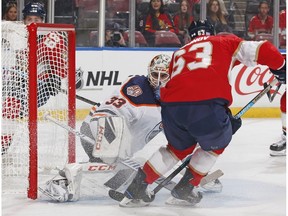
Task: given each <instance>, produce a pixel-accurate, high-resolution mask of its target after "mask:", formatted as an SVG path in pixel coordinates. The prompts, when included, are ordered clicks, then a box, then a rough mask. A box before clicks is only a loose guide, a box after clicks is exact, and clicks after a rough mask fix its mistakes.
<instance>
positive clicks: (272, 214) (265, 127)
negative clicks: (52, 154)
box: [2, 119, 286, 216]
mask: <svg viewBox="0 0 288 216" xmlns="http://www.w3.org/2000/svg"><path fill="white" fill-rule="evenodd" d="M78 127H79V124H78ZM280 137H281V121H280V119H243V126H242V128H240V130H239V131H238V132H237V134H235V135H234V137H233V140H232V142H231V143H230V145H229V147H227V149H226V150H225V152H224V153H223V155H221V157H220V158H219V159H218V161H217V163H216V164H215V166H214V168H213V170H216V169H221V170H222V171H223V172H224V176H222V177H221V178H220V180H221V182H222V184H223V190H222V192H221V193H204V194H203V199H202V201H201V202H200V203H199V204H198V205H197V206H194V207H174V206H167V205H165V200H166V199H167V198H168V197H169V192H168V191H167V190H166V189H162V190H161V191H160V192H159V193H158V194H157V196H156V199H155V201H154V202H153V203H151V205H150V206H149V207H144V208H133V209H127V208H120V207H119V206H118V203H117V202H115V201H114V200H111V199H110V198H109V197H108V196H107V195H106V193H107V191H106V190H105V189H103V188H101V187H100V185H96V184H93V182H91V184H92V186H91V187H93V188H94V191H96V192H95V193H94V194H92V196H90V197H89V198H87V197H85V196H84V197H83V198H81V200H80V201H78V202H75V203H55V202H52V201H47V200H45V199H43V198H42V199H41V198H40V199H38V200H29V199H27V198H26V197H24V196H22V195H21V196H20V195H17V196H16V195H2V215H3V216H24V215H25V216H39V215H41V216H58V215H59V216H64V215H67V216H76V215H77V216H79V215H82V216H90V215H95V216H102V215H105V216H110V215H111V216H112V215H113V216H122V215H123V216H124V215H125V216H129V215H137V216H142V215H143V216H147V215H149V216H154V215H155V216H162V215H163V216H164V215H165V216H174V215H175V216H176V215H177V216H178V215H179V216H180V215H181V216H219V215H221V216H244V215H245V216H246V215H247V216H282V215H283V216H284V215H286V157H271V156H269V146H270V144H271V143H273V142H275V141H278V139H280ZM163 141H165V139H163V138H161V137H160V138H158V140H157V139H156V141H155V142H163ZM154 146H157V144H155V145H154ZM152 149H153V148H152ZM154 149H155V147H154ZM77 152H78V153H79V155H80V158H78V160H85V156H83V150H82V149H81V148H78V150H77ZM151 152H152V151H151V150H149V148H145V151H143V152H142V154H147V155H149V154H151ZM91 178H96V179H97V180H98V179H101V178H102V180H103V179H104V178H107V174H106V176H105V175H95V176H91ZM174 180H175V181H177V180H179V176H176V178H175V179H174ZM88 181H89V180H88ZM153 186H154V185H153ZM85 190H89V187H88V188H87V187H83V192H84V193H85Z"/></svg>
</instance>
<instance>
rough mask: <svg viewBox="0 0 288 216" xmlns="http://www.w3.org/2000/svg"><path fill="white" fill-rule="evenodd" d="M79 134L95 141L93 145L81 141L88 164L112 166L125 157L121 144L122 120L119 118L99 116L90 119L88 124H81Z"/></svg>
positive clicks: (124, 150)
mask: <svg viewBox="0 0 288 216" xmlns="http://www.w3.org/2000/svg"><path fill="white" fill-rule="evenodd" d="M80 130H81V133H83V134H85V135H86V136H88V137H90V138H91V139H93V140H95V143H94V145H93V144H92V143H90V142H87V141H86V140H84V139H81V144H82V146H83V148H84V150H85V152H86V153H87V154H88V156H89V161H90V162H104V163H107V164H114V163H115V162H116V161H117V160H118V159H119V158H122V159H124V158H125V157H126V154H125V152H126V149H125V148H124V146H123V145H121V143H122V137H123V130H124V119H123V117H120V116H104V117H103V116H101V117H99V118H92V119H91V120H90V124H88V123H87V122H83V124H82V126H81V129H80Z"/></svg>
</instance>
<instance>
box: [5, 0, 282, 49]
mask: <svg viewBox="0 0 288 216" xmlns="http://www.w3.org/2000/svg"><path fill="white" fill-rule="evenodd" d="M31 1H32V0H31ZM135 1H136V11H135V14H134V17H135V19H134V20H135V23H134V24H135V46H136V47H180V46H182V45H184V44H186V43H188V42H189V41H190V38H189V35H188V33H187V29H188V26H189V24H190V23H191V21H193V20H197V19H199V18H200V10H201V7H200V4H201V2H200V0H135ZM28 2H29V1H26V0H25V4H26V3H28ZM37 2H40V3H43V4H44V6H45V8H48V3H49V0H39V1H37ZM105 2H106V5H105V45H104V46H107V47H129V46H130V45H129V28H130V25H131V21H130V20H131V19H130V16H131V14H130V10H129V2H130V1H128V0H106V1H105ZM279 4H280V8H279V14H278V15H279V17H278V19H279V25H278V26H276V28H277V32H278V33H277V34H278V36H279V48H280V49H286V1H285V0H279ZM99 9H100V1H99V0H75V1H65V0H55V1H54V13H53V14H54V17H53V21H54V23H68V24H75V27H76V34H77V47H97V46H98V36H99V32H98V30H99ZM19 13H20V14H19ZM205 14H206V19H208V20H209V21H210V22H211V23H212V24H213V25H214V26H215V29H216V33H217V34H227V33H233V34H236V35H237V36H239V37H241V38H244V39H246V40H269V41H271V42H273V33H274V32H275V31H273V28H274V21H273V18H274V17H273V1H272V0H270V1H269V0H262V1H261V0H237V1H236V0H206V13H205ZM21 19H22V17H21V10H20V9H19V8H18V9H17V1H11V0H10V1H8V0H2V20H8V21H17V20H18V21H21ZM132 20H133V19H132ZM46 22H47V21H46ZM278 30H279V31H278Z"/></svg>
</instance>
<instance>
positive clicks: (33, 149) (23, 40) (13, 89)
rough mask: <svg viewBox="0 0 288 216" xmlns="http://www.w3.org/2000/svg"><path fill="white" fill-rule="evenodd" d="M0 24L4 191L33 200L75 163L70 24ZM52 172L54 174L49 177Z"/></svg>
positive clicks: (73, 83) (72, 52)
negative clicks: (60, 171) (58, 172)
mask: <svg viewBox="0 0 288 216" xmlns="http://www.w3.org/2000/svg"><path fill="white" fill-rule="evenodd" d="M1 25H2V26H1V27H2V44H1V54H2V56H1V66H2V123H1V126H2V130H1V144H2V193H4V194H5V193H27V196H28V197H29V198H32V199H36V198H37V188H38V183H40V182H42V181H45V179H46V178H47V176H49V175H50V176H51V175H52V174H53V175H54V173H55V170H56V169H57V168H63V167H64V165H65V163H69V162H74V160H75V137H74V135H73V134H71V133H68V132H67V131H66V130H65V129H62V128H60V127H59V126H57V125H55V124H53V123H51V122H48V121H47V120H45V118H44V117H43V116H44V114H45V113H47V112H49V114H50V115H52V116H54V117H55V118H57V119H58V120H60V121H63V122H64V123H65V124H68V125H69V126H71V127H73V128H75V31H74V27H73V25H65V24H60V25H58V24H35V23H32V24H30V25H29V26H25V25H24V24H23V23H21V22H8V21H4V22H2V24H1ZM53 172H54V173H53Z"/></svg>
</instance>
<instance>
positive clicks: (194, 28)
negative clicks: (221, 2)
mask: <svg viewBox="0 0 288 216" xmlns="http://www.w3.org/2000/svg"><path fill="white" fill-rule="evenodd" d="M188 31H189V35H190V37H191V40H193V39H194V38H196V37H198V36H201V35H215V29H214V26H213V25H212V24H211V23H210V22H208V21H207V20H198V21H193V22H192V23H191V24H190V26H189V28H188Z"/></svg>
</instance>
